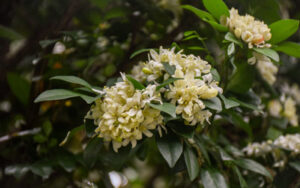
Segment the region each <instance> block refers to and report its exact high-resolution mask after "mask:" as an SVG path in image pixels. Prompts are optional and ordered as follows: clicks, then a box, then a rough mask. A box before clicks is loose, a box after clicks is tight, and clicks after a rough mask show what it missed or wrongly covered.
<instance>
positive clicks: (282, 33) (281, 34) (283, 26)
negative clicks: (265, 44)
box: [269, 19, 299, 44]
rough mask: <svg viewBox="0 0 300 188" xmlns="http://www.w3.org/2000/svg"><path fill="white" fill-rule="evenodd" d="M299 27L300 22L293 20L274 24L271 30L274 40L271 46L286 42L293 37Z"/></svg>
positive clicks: (272, 39)
mask: <svg viewBox="0 0 300 188" xmlns="http://www.w3.org/2000/svg"><path fill="white" fill-rule="evenodd" d="M298 27H299V21H298V20H293V19H286V20H279V21H277V22H275V23H272V24H271V25H270V26H269V28H270V29H271V34H272V38H271V40H270V43H271V44H277V43H279V42H281V41H284V40H286V39H287V38H289V37H290V36H291V35H293V34H294V33H295V32H296V31H297V30H298Z"/></svg>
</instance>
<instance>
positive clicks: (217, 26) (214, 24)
mask: <svg viewBox="0 0 300 188" xmlns="http://www.w3.org/2000/svg"><path fill="white" fill-rule="evenodd" d="M204 21H205V22H207V23H209V24H210V25H211V26H212V27H213V28H215V29H216V30H218V31H220V32H227V31H228V28H227V27H226V26H224V25H221V24H219V23H217V22H215V21H211V20H204Z"/></svg>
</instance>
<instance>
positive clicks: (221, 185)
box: [201, 168, 228, 188]
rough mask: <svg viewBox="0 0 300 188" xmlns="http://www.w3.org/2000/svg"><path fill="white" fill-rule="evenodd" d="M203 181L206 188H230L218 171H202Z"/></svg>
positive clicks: (209, 169)
mask: <svg viewBox="0 0 300 188" xmlns="http://www.w3.org/2000/svg"><path fill="white" fill-rule="evenodd" d="M201 180H202V184H203V186H204V188H228V185H227V183H226V181H225V178H224V176H223V175H222V174H221V173H220V172H219V171H217V170H216V169H212V168H205V169H202V170H201Z"/></svg>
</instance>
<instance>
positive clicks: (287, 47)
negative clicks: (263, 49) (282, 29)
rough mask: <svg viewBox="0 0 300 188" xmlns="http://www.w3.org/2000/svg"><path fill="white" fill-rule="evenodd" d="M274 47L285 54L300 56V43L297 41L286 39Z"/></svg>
mask: <svg viewBox="0 0 300 188" xmlns="http://www.w3.org/2000/svg"><path fill="white" fill-rule="evenodd" d="M274 49H275V50H277V51H279V52H283V53H285V54H287V55H290V56H294V57H297V58H300V44H298V43H295V42H290V41H286V42H282V43H280V44H278V46H275V47H274Z"/></svg>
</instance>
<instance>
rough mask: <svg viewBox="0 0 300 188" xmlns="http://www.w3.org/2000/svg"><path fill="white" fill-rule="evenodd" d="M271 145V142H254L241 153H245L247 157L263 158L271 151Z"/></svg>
mask: <svg viewBox="0 0 300 188" xmlns="http://www.w3.org/2000/svg"><path fill="white" fill-rule="evenodd" d="M271 143H272V142H271V141H267V142H262V143H257V142H254V143H252V144H248V146H247V147H245V148H244V149H243V152H245V153H246V154H247V155H248V156H256V157H259V156H264V155H266V154H268V153H269V152H271V151H272V147H271V145H270V144H271Z"/></svg>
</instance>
